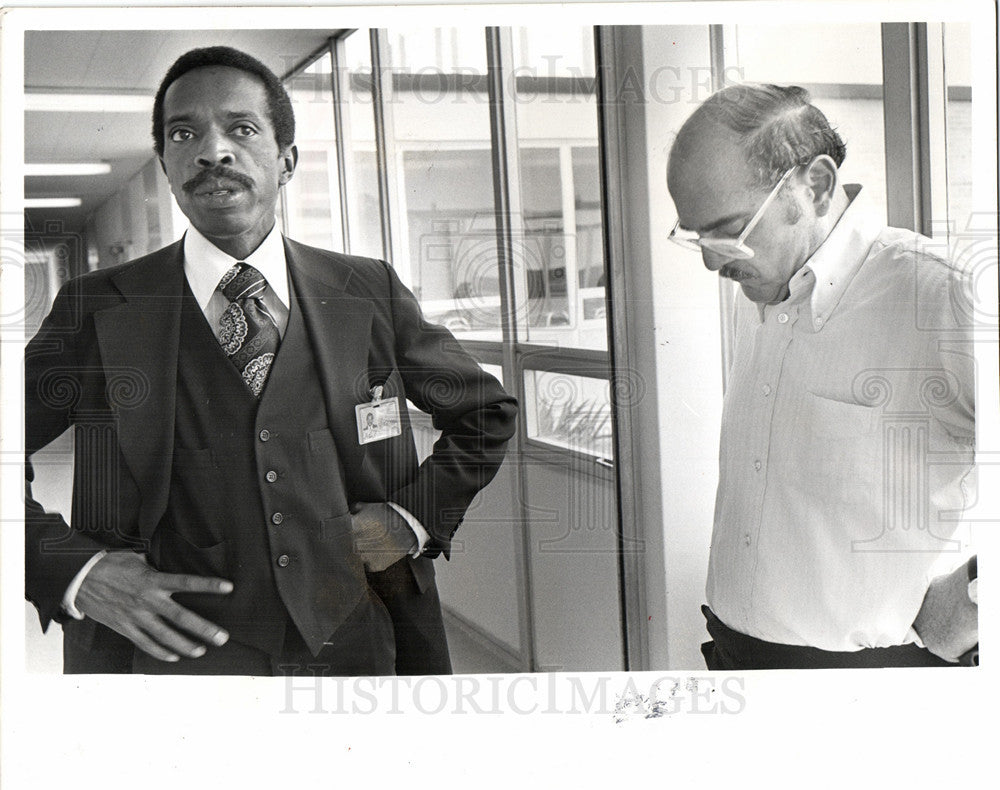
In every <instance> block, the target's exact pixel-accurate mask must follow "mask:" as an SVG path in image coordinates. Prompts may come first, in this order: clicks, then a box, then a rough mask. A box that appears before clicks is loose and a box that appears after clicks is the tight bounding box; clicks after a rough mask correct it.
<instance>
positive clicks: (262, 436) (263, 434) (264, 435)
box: [258, 428, 271, 442]
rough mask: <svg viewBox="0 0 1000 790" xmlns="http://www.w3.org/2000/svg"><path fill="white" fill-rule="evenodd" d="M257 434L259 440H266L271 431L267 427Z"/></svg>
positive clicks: (269, 436)
mask: <svg viewBox="0 0 1000 790" xmlns="http://www.w3.org/2000/svg"><path fill="white" fill-rule="evenodd" d="M258 435H259V436H260V440H261V441H262V442H266V441H267V440H268V439H270V438H271V432H270V431H269V430H268V429H267V428H265V429H264V430H262V431H261V432H260V433H259V434H258Z"/></svg>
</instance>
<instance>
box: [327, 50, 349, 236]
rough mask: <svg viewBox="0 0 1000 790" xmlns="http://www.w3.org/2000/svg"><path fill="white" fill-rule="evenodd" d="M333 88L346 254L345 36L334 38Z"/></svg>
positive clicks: (338, 178) (332, 51)
mask: <svg viewBox="0 0 1000 790" xmlns="http://www.w3.org/2000/svg"><path fill="white" fill-rule="evenodd" d="M330 63H331V67H332V68H331V73H330V90H331V91H332V94H333V102H332V103H333V141H334V143H333V144H334V153H335V155H336V158H337V188H338V190H339V192H340V233H341V237H342V238H343V243H342V245H341V246H342V248H343V251H344V252H345V253H348V254H350V252H351V226H350V211H349V210H348V209H349V206H350V192H349V190H348V187H347V168H348V167H349V166H352V165H353V162H352V163H351V165H349V164H348V159H349V156H348V154H349V150H348V149H349V146H350V140H349V139H348V136H349V134H348V131H347V128H348V123H347V121H348V119H349V118H350V110H349V109H348V108H347V106H346V104H345V102H346V101H347V99H346V97H347V96H348V95H349V92H348V91H346V90H344V88H345V87H346V85H347V79H348V77H347V68H346V64H345V62H344V37H340V38H331V39H330Z"/></svg>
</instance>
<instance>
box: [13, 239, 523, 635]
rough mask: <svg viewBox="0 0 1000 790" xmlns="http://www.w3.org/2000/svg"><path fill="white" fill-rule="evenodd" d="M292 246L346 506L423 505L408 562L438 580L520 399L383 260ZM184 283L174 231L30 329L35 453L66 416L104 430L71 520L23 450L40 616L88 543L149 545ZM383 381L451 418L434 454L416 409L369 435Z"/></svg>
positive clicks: (72, 288) (78, 285)
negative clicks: (437, 559)
mask: <svg viewBox="0 0 1000 790" xmlns="http://www.w3.org/2000/svg"><path fill="white" fill-rule="evenodd" d="M285 252H286V258H287V261H288V268H289V273H290V276H291V279H292V284H293V286H294V291H295V294H296V297H297V298H298V299H299V305H300V307H301V309H302V312H303V316H304V319H305V321H306V325H307V328H308V329H309V331H310V335H311V337H312V338H313V341H314V344H315V349H314V351H315V354H316V357H317V359H316V363H317V365H318V368H319V373H320V377H321V381H322V386H323V390H324V394H325V398H326V404H325V406H326V411H327V416H328V419H329V426H330V430H331V432H332V433H333V436H334V439H335V442H336V448H337V452H338V455H339V458H340V463H341V466H342V469H343V475H344V481H345V498H346V500H347V501H346V502H345V503H344V508H345V511H346V509H347V508H348V507H349V506H351V505H353V504H354V503H355V502H360V501H385V500H392V501H394V502H396V503H398V504H399V505H401V506H402V507H404V508H406V509H407V510H408V511H410V512H411V513H412V514H413V515H414V516H416V517H417V518H418V519H419V520H420V521H421V523H422V524H423V525H424V526H425V528H426V529H427V531H428V532H429V533H430V535H431V543H430V544H429V545H428V550H427V551H426V552H425V556H424V557H422V558H419V559H416V560H413V559H407V560H403V562H407V563H409V564H410V566H411V571H412V573H413V575H414V578H415V580H416V582H417V585H418V586H419V588H420V589H421V590H425V589H426V588H427V587H428V585H431V586H432V585H433V568H432V564H431V562H430V560H429V559H428V558H432V557H434V556H436V555H437V554H439V553H442V552H443V553H444V554H445V555H446V556H447V554H448V551H449V546H450V541H451V538H452V536H453V534H454V533H455V530H456V529H457V528H458V525H459V523H460V522H461V520H462V517H463V514H464V512H465V510H466V509H467V507H468V505H469V503H470V502H471V501H472V499H473V497H474V496H475V495H476V493H477V492H478V491H479V490H480V489H481V488H482V487H483V486H484V485H485V484H486V483H487V482H489V480H490V479H492V477H493V475H494V474H495V473H496V470H497V469H498V467H499V465H500V463H501V461H502V460H503V455H504V451H505V446H506V442H507V440H508V439H509V438H510V436H511V435H512V433H513V430H514V420H515V416H516V409H517V407H516V401H515V400H514V399H513V398H512V397H510V396H509V395H507V393H506V392H504V390H503V389H502V388H501V387H500V385H499V384H498V383H497V382H496V380H495V379H494V378H493V377H491V376H488V375H486V374H484V373H483V372H482V370H481V369H480V367H479V366H478V364H477V363H476V362H475V361H474V360H473V359H472V358H471V357H469V356H468V355H467V354H466V353H465V352H463V351H462V350H461V348H460V347H459V345H458V343H457V341H456V340H455V339H454V337H453V336H452V335H451V334H450V333H449V332H448V331H447V330H446V329H444V328H443V327H439V326H434V325H432V324H429V323H427V322H426V321H424V320H423V318H422V315H421V313H420V309H419V306H418V304H417V301H416V299H415V298H414V297H413V295H412V294H411V293H410V292H409V291H408V290H407V289H406V288H405V287H404V286H403V285H402V284H401V283H400V281H399V280H398V278H397V277H396V275H395V273H394V272H393V270H392V269H391V267H389V266H387V265H386V264H385V263H383V262H380V261H375V260H371V259H366V258H358V257H352V256H345V255H340V254H336V253H332V252H327V251H324V250H320V249H316V248H313V247H307V246H305V245H302V244H298V243H296V242H293V241H290V240H285ZM183 288H184V273H183V245H182V242H177V243H175V244H173V245H171V246H169V247H166V248H164V249H162V250H158V251H157V252H154V253H151V254H150V255H147V256H145V257H143V258H139V259H137V260H135V261H132V262H130V263H126V264H124V265H122V266H119V267H115V268H112V269H107V270H100V271H97V272H92V273H90V274H87V275H84V276H83V277H80V278H77V279H75V280H73V281H71V282H70V283H67V284H66V286H64V287H63V288H62V290H61V291H60V293H59V295H58V296H57V297H56V300H55V302H54V304H53V307H52V310H51V312H50V314H49V316H48V317H47V318H46V319H45V321H44V322H43V324H42V326H41V328H40V329H39V331H38V333H37V334H36V335H35V337H34V338H33V339H32V341H31V342H30V343H29V344H28V347H27V350H26V353H25V423H26V424H25V437H26V444H25V446H26V454H29V455H30V454H31V453H33V452H35V451H36V450H38V449H40V448H41V447H43V446H45V445H46V444H48V443H49V442H50V441H52V440H53V439H54V438H56V437H57V436H59V435H60V434H61V433H62V432H63V431H64V430H65V429H66V428H67V427H69V426H70V425H77V426H78V431H79V430H80V428H79V426H81V425H83V426H86V427H85V428H84V430H86V431H88V432H90V433H91V434H96V435H97V436H98V437H104V438H103V439H100V438H99V440H98V441H93V442H88V443H86V444H87V447H88V453H89V454H90V456H89V457H87V458H81V457H79V451H80V447H79V446H78V447H77V456H78V457H77V459H76V473H75V474H76V476H75V480H74V495H73V518H72V523H73V527H72V529H70V528H69V527H68V526H67V525H66V523H65V521H64V520H63V519H62V517H61V516H59V515H57V514H46V513H44V512H43V511H42V509H41V507H40V506H39V505H38V504H37V503H36V502H35V501H34V500H33V499H32V498H31V496H30V483H31V480H32V475H33V473H32V470H31V466H30V463H29V464H27V465H26V469H27V473H26V477H27V486H28V496H27V499H26V501H27V504H26V513H25V521H26V545H25V553H26V560H25V580H26V595H27V598H28V599H29V600H31V601H32V602H33V603H34V604H35V606H36V607H37V609H38V612H39V617H40V619H41V623H42V627H43V628H47V626H48V624H49V622H50V620H51V619H53V618H60V619H61V618H62V616H61V600H62V596H63V594H64V593H65V590H66V588H67V587H68V585H69V583H70V582H71V580H72V579H73V577H74V576H75V575H76V573H77V572H78V571H79V569H80V568H81V567H82V566H83V564H84V563H85V562H86V561H87V559H89V557H90V556H92V555H93V554H94V553H95V552H96V551H98V550H100V549H103V548H109V547H110V548H132V549H136V550H142V548H143V547H144V546H145V545H146V543H145V542H146V541H148V540H149V538H150V537H151V535H152V533H153V531H154V530H155V528H156V526H157V524H158V523H159V521H160V518H161V516H162V515H163V513H164V509H165V507H166V502H167V496H168V491H169V481H170V473H171V460H172V455H173V438H174V414H175V395H176V392H175V390H176V378H177V355H178V338H179V329H180V302H181V294H182V292H183ZM376 384H382V385H384V386H385V396H386V397H391V396H395V395H403V396H405V397H406V398H408V399H409V400H410V401H412V402H413V403H414V404H415V405H416V406H417V407H419V408H420V409H422V410H424V411H427V412H429V413H430V414H431V415H432V419H433V423H434V425H435V427H436V428H438V429H440V430H441V431H442V435H441V438H440V439H439V440H438V442H437V443H436V444H435V446H434V451H433V454H432V455H431V456H430V457H429V458H428V459H426V460H425V461H424V463H423V464H418V462H417V458H416V454H415V451H414V445H413V438H412V434H411V432H410V426H409V421H408V418H407V415H406V411H405V409H402V410H401V411H402V417H403V433H402V435H401V436H398V437H395V438H392V439H388V440H385V441H382V442H376V443H372V444H367V445H360V444H359V443H358V437H357V428H356V422H355V411H354V407H355V405H356V404H358V403H363V402H366V401H368V400H370V397H371V396H370V389H371V387H372V386H375V385H376ZM78 435H79V434H78ZM79 444H80V442H78V445H79ZM95 448H96V449H95ZM84 623H85V624H87V623H90V621H84ZM68 627H71V628H74V629H77V628H79V626H78V624H76V623H70V624H68ZM91 628H93V626H92V625H91ZM104 630H107V629H104Z"/></svg>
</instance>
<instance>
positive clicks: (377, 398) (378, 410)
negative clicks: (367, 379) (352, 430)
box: [354, 385, 403, 444]
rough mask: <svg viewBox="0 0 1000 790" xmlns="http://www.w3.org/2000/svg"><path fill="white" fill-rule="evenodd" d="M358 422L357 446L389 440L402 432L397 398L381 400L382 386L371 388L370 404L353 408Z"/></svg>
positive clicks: (360, 404) (361, 404) (362, 404)
mask: <svg viewBox="0 0 1000 790" xmlns="http://www.w3.org/2000/svg"><path fill="white" fill-rule="evenodd" d="M354 416H355V418H356V419H357V422H358V444H371V443H372V442H380V441H382V440H383V439H391V438H392V437H393V436H399V435H400V434H401V433H402V432H403V426H402V423H401V422H400V419H399V398H389V399H387V400H382V386H381V385H379V386H377V387H372V400H371V403H359V404H358V405H357V406H355V407H354Z"/></svg>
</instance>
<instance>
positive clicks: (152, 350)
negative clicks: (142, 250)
mask: <svg viewBox="0 0 1000 790" xmlns="http://www.w3.org/2000/svg"><path fill="white" fill-rule="evenodd" d="M112 282H113V283H114V284H115V286H116V287H117V288H118V289H119V291H120V292H121V294H122V296H123V297H124V298H125V302H124V303H122V304H120V305H117V306H115V307H111V308H108V309H106V310H101V311H98V312H97V313H95V314H94V324H95V328H96V332H97V340H98V344H99V346H100V350H101V359H102V363H103V367H104V371H105V375H106V377H107V380H108V399H109V401H110V402H111V404H112V407H113V408H114V409H115V411H116V413H117V415H118V442H119V446H120V447H121V451H122V455H123V456H124V458H125V462H126V464H128V467H129V469H130V471H131V472H132V476H133V478H134V479H135V481H136V484H137V485H138V487H139V492H140V494H141V502H142V504H141V506H140V512H139V531H140V534H141V535H142V536H143V537H147V538H148V537H149V536H151V535H152V533H153V530H154V529H155V528H156V525H157V523H158V522H159V520H160V518H161V516H162V515H163V512H164V510H165V508H166V504H167V496H168V494H169V484H170V464H171V459H172V456H173V443H174V410H175V402H176V394H177V354H178V346H179V339H180V316H181V309H180V308H181V298H182V293H183V284H184V255H183V245H182V243H181V242H177V243H176V244H173V245H171V246H170V247H167V248H165V249H163V250H161V251H159V252H157V253H154V254H153V255H150V256H148V257H147V258H145V259H143V260H140V261H138V262H137V263H135V264H133V265H132V266H129V267H126V268H125V269H123V270H122V271H121V272H119V273H117V274H115V275H114V276H113V277H112ZM126 383H129V385H130V386H131V389H129V388H128V387H127V386H125V385H126Z"/></svg>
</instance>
